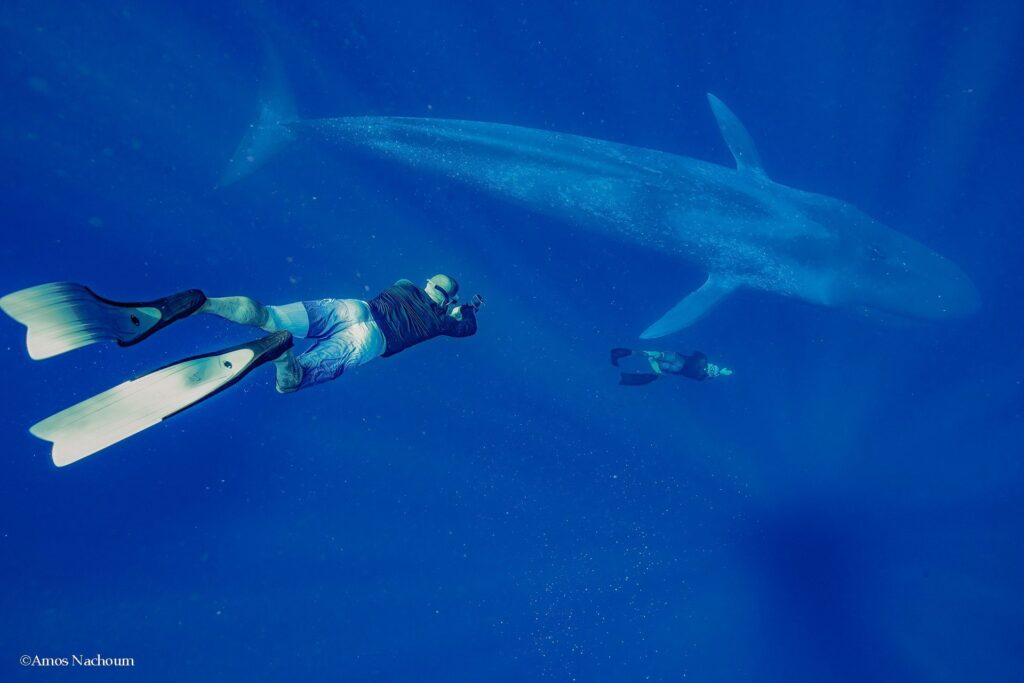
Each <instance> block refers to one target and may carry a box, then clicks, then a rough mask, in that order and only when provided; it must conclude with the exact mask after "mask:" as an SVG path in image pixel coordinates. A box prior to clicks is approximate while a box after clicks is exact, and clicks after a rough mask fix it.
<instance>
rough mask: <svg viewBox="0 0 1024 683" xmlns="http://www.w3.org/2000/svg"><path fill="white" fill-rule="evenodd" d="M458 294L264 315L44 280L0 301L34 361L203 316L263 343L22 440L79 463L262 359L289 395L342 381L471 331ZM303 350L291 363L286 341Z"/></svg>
mask: <svg viewBox="0 0 1024 683" xmlns="http://www.w3.org/2000/svg"><path fill="white" fill-rule="evenodd" d="M458 290H459V285H458V283H457V282H456V281H455V279H454V278H452V277H450V276H448V275H441V274H439V275H434V276H433V277H431V278H429V279H428V280H427V282H426V284H425V285H424V286H423V287H422V288H421V287H418V286H416V285H415V284H413V283H412V282H410V281H409V280H399V281H398V282H396V283H395V284H394V285H392V286H391V287H389V288H387V289H385V290H384V291H383V292H381V293H380V294H378V295H377V296H375V297H373V298H372V299H369V300H367V301H364V300H361V299H319V300H312V301H300V302H295V303H291V304H285V305H283V306H265V305H263V304H261V303H259V302H258V301H255V300H254V299H251V298H249V297H245V296H228V297H209V298H208V297H207V296H206V295H205V294H204V293H203V292H202V291H200V290H198V289H192V290H188V291H185V292H181V293H178V294H174V295H172V296H169V297H165V298H163V299H158V300H156V301H149V302H143V303H123V302H117V301H112V300H110V299H105V298H103V297H101V296H98V295H97V294H96V293H95V292H93V291H92V290H91V289H89V288H88V287H85V286H83V285H79V284H75V283H70V282H55V283H51V284H46V285H39V286H37V287H30V288H28V289H23V290H21V291H18V292H14V293H13V294H9V295H7V296H5V297H3V298H2V299H0V309H2V310H3V311H4V312H5V313H7V314H8V315H9V316H11V317H12V318H14V319H15V320H17V321H18V322H20V323H22V324H23V325H25V326H26V327H27V328H28V332H27V336H26V343H27V346H28V352H29V356H31V357H32V358H33V359H35V360H41V359H44V358H50V357H52V356H56V355H58V354H61V353H64V352H66V351H71V350H72V349H77V348H80V347H83V346H87V345H89V344H93V343H96V342H101V341H113V342H116V343H117V344H118V345H119V346H131V345H133V344H137V343H139V342H140V341H142V340H143V339H146V338H147V337H149V336H150V335H152V334H154V333H155V332H157V331H158V330H161V329H163V328H164V327H167V326H168V325H170V324H171V323H173V322H175V321H176V320H180V319H182V318H185V317H188V316H191V315H194V314H197V313H209V314H212V315H216V316H219V317H221V318H224V319H226V320H230V321H231V322H234V323H238V324H240V325H250V326H253V327H259V328H260V329H262V330H265V331H267V332H270V333H271V334H270V335H268V336H266V337H263V338H262V339H257V340H255V341H252V342H247V343H244V344H239V345H237V346H232V347H230V348H227V349H222V350H220V351H214V352H212V353H207V354H202V355H199V356H193V357H190V358H185V359H183V360H181V361H178V362H176V363H172V364H171V365H167V366H165V367H163V368H160V369H158V370H155V371H154V372H151V373H149V374H147V375H143V376H141V377H138V378H136V379H133V380H130V381H128V382H124V383H123V384H120V385H118V386H116V387H114V388H112V389H109V390H107V391H105V392H103V393H101V394H99V395H97V396H94V397H92V398H90V399H86V400H85V401H82V402H81V403H78V404H76V405H74V406H72V407H70V408H67V409H66V410H63V411H61V412H59V413H57V414H56V415H53V416H51V417H49V418H47V419H45V420H43V421H41V422H39V423H37V424H35V425H34V426H33V427H32V428H31V429H30V431H31V432H32V434H34V435H35V436H37V437H39V438H41V439H45V440H47V441H52V442H53V454H52V455H53V461H54V463H55V464H56V465H58V466H64V465H67V464H69V463H72V462H75V461H76V460H80V459H82V458H84V457H86V456H88V455H91V454H93V453H95V452H97V451H99V450H102V449H104V448H106V447H107V446H110V445H112V444H115V443H117V442H119V441H121V440H123V439H126V438H128V437H129V436H131V435H133V434H136V433H138V432H140V431H142V430H144V429H146V428H148V427H151V426H153V425H154V424H156V423H158V422H160V421H161V420H163V419H165V418H168V417H170V416H171V415H175V414H177V413H179V412H181V411H182V410H185V409H186V408H189V407H191V406H193V405H195V404H197V403H199V402H200V401H202V400H204V399H206V398H209V397H210V396H212V395H213V394H215V393H217V392H219V391H223V390H224V389H226V388H227V387H229V386H231V385H232V384H234V383H236V382H238V381H239V380H241V379H242V378H243V377H244V376H245V375H246V374H248V373H249V372H251V371H252V370H253V369H254V368H256V367H258V366H259V365H262V364H264V363H266V362H269V361H272V362H273V363H274V366H275V370H276V375H277V377H276V380H277V381H276V385H277V391H278V392H280V393H283V394H284V393H291V392H294V391H298V390H299V389H305V388H308V387H311V386H314V385H317V384H323V383H324V382H328V381H330V380H333V379H336V378H337V377H339V376H341V374H342V373H344V372H345V370H347V369H349V368H354V367H357V366H359V365H364V364H366V363H368V362H370V361H371V360H373V359H374V358H377V357H378V356H379V357H385V358H386V357H388V356H393V355H395V354H397V353H400V352H402V351H404V350H406V349H408V348H409V347H411V346H415V345H416V344H420V343H422V342H424V341H427V340H429V339H433V338H435V337H440V336H448V337H469V336H472V335H473V334H475V333H476V329H477V321H476V314H477V312H478V311H479V310H480V308H481V306H483V304H484V299H483V297H482V296H480V295H479V294H476V295H474V296H473V298H472V299H471V300H470V301H469V302H468V303H464V304H459V302H458ZM296 337H298V338H303V339H312V340H314V341H313V345H312V346H311V347H310V348H309V349H307V350H306V351H305V352H303V353H301V354H298V355H296V354H295V353H294V351H293V350H292V346H293V343H294V342H293V339H294V338H296Z"/></svg>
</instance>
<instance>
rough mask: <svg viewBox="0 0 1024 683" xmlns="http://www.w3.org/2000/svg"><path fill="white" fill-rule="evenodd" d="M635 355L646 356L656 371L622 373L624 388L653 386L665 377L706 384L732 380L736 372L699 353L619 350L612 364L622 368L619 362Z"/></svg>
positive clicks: (614, 352)
mask: <svg viewBox="0 0 1024 683" xmlns="http://www.w3.org/2000/svg"><path fill="white" fill-rule="evenodd" d="M633 354H636V355H638V356H642V357H643V358H644V359H645V360H646V361H647V364H648V365H650V367H651V370H653V372H623V373H620V377H619V384H622V385H624V386H631V387H636V386H641V385H644V384H650V383H651V382H653V381H654V380H656V379H658V378H659V377H662V376H663V375H666V374H669V375H679V376H681V377H688V378H690V379H695V380H697V381H698V382H703V381H704V380H706V379H713V378H715V377H728V376H729V375H731V374H732V370H730V369H729V368H726V367H720V366H718V365H715V364H714V363H710V362H708V357H707V356H706V355H704V354H703V353H701V352H700V351H697V352H695V353H693V354H691V355H689V356H687V355H684V354H682V353H677V352H675V351H634V350H633V349H624V348H617V349H612V351H611V361H612V365H614V366H615V367H619V361H621V360H622V359H623V358H627V357H629V356H631V355H633Z"/></svg>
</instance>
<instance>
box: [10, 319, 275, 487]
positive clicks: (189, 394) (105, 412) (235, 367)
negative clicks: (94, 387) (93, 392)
mask: <svg viewBox="0 0 1024 683" xmlns="http://www.w3.org/2000/svg"><path fill="white" fill-rule="evenodd" d="M291 346H292V335H291V333H290V332H275V333H274V334H271V335H270V336H267V337H264V338H263V339H258V340H256V341H253V342H249V343H246V344H239V345H238V346H232V347H231V348H228V349H224V350H223V351H216V352H214V353H207V354H204V355H201V356H194V357H192V358H186V359H184V360H181V361H178V362H177V363H173V364H171V365H168V366H166V367H164V368H161V369H159V370H156V371H154V372H151V373H149V374H148V375H143V376H142V377H138V378H136V379H133V380H130V381H128V382H125V383H123V384H119V385H118V386H116V387H114V388H113V389H108V390H107V391H104V392H103V393H102V394H99V395H97V396H93V397H92V398H90V399H86V400H85V401H82V402H81V403H79V404H77V405H74V406H71V407H70V408H68V409H67V410H63V411H61V412H59V413H57V414H56V415H54V416H52V417H49V418H47V419H45V420H43V421H42V422H39V423H37V424H36V425H34V426H33V427H32V428H31V429H30V431H31V432H32V434H34V435H35V436H38V437H39V438H40V439H45V440H46V441H52V442H53V463H54V464H55V465H57V466H58V467H64V466H65V465H69V464H71V463H73V462H75V461H76V460H81V459H82V458H84V457H86V456H89V455H92V454H93V453H95V452H97V451H100V450H103V449H104V448H106V447H107V446H112V445H113V444H115V443H117V442H119V441H122V440H124V439H127V438H128V437H129V436H132V435H133V434H137V433H139V432H141V431H142V430H144V429H147V428H148V427H152V426H153V425H155V424H157V423H158V422H160V421H161V420H165V419H167V418H168V417H170V416H172V415H175V414H176V413H180V412H181V411H183V410H185V409H186V408H189V407H191V406H194V405H195V404H197V403H199V402H200V401H203V400H205V399H207V398H209V397H210V396H213V395H214V394H216V393H217V392H219V391H223V390H224V389H226V388H228V387H229V386H231V385H232V384H234V383H235V382H238V381H239V380H240V379H242V378H243V377H245V375H247V374H248V373H249V372H250V371H252V369H253V368H255V367H257V366H259V365H261V364H263V363H265V362H267V361H270V360H273V359H275V358H277V357H278V356H280V355H281V354H282V353H284V352H285V351H287V350H288V349H289V348H291Z"/></svg>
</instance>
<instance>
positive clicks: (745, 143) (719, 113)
mask: <svg viewBox="0 0 1024 683" xmlns="http://www.w3.org/2000/svg"><path fill="white" fill-rule="evenodd" d="M708 103H710V104H711V111H712V113H714V115H715V119H716V120H717V121H718V127H719V128H720V129H721V131H722V137H724V138H725V144H727V145H729V151H730V152H732V156H733V158H735V159H736V170H737V171H741V172H744V173H752V174H754V175H756V176H758V177H760V178H764V179H767V178H768V174H767V173H765V172H764V167H763V166H762V165H761V157H760V155H758V153H757V147H755V146H754V140H753V138H751V137H750V133H748V132H747V129H746V128H744V127H743V124H742V123H741V122H740V120H739V119H738V118H737V117H736V115H735V114H733V113H732V110H730V109H729V107H727V106H725V103H724V102H722V100H720V99H718V98H717V97H715V96H714V95H712V94H711V93H708Z"/></svg>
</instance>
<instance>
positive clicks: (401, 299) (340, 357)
mask: <svg viewBox="0 0 1024 683" xmlns="http://www.w3.org/2000/svg"><path fill="white" fill-rule="evenodd" d="M458 291H459V284H458V282H456V281H455V279H454V278H452V277H450V276H448V275H440V274H439V275H434V276H433V277H431V278H430V279H428V280H427V283H426V285H425V286H424V287H422V288H420V287H417V286H416V285H415V284H413V283H412V282H411V281H409V280H404V279H403V280H399V281H398V282H396V283H395V284H394V285H392V286H391V287H389V288H387V289H385V290H384V291H383V292H381V293H380V294H378V295H377V296H375V297H374V298H372V299H370V300H369V301H363V300H361V299H320V300H316V301H301V302H296V303H291V304H285V305H284V306H264V305H262V304H260V303H259V302H257V301H254V300H253V299H250V298H249V297H245V296H227V297H212V298H209V299H207V300H206V302H205V303H204V304H203V305H202V307H200V308H199V310H198V311H196V312H197V313H212V314H213V315H216V316H219V317H221V318H224V319H226V320H230V321H231V322H233V323H238V324H240V325H251V326H253V327H259V328H260V329H263V330H265V331H267V332H279V331H282V330H284V331H287V332H291V334H292V336H293V337H298V338H304V339H314V340H316V341H315V342H314V343H313V346H312V347H311V348H310V349H308V350H307V351H305V352H304V353H302V354H299V355H298V356H296V355H295V353H294V352H293V351H292V350H291V349H288V350H287V351H285V352H284V353H283V354H282V355H281V356H280V357H279V358H277V359H276V360H275V361H274V364H275V366H276V369H277V390H278V391H279V392H280V393H282V394H286V393H291V392H293V391H298V390H299V389H305V388H307V387H311V386H314V385H316V384H322V383H324V382H328V381H330V380H332V379H335V378H337V377H339V376H340V375H341V374H342V373H343V372H344V371H345V370H346V369H348V368H354V367H357V366H359V365H365V364H366V363H369V362H370V361H371V360H373V359H374V358H377V357H378V356H379V357H381V358H387V357H388V356H393V355H395V354H396V353H399V352H401V351H404V350H406V349H408V348H409V347H411V346H415V345H416V344H420V343H422V342H425V341H427V340H429V339H433V338H435V337H440V336H447V337H470V336H472V335H474V334H476V313H477V311H479V310H480V307H481V306H482V305H483V302H484V299H483V297H482V296H480V295H479V294H476V295H474V296H473V298H472V300H471V301H470V302H469V303H468V304H462V305H459V304H458Z"/></svg>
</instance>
